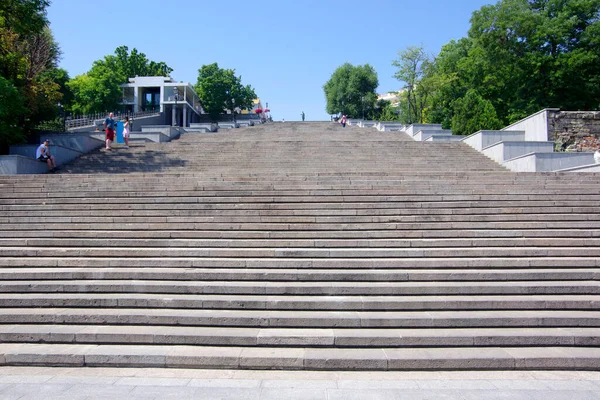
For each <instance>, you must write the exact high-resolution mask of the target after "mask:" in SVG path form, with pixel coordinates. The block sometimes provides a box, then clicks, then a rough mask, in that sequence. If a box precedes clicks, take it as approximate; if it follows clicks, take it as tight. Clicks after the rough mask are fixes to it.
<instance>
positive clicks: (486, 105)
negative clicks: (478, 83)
mask: <svg viewBox="0 0 600 400" xmlns="http://www.w3.org/2000/svg"><path fill="white" fill-rule="evenodd" d="M501 127H502V121H500V119H498V116H497V115H496V110H495V109H494V106H493V105H492V103H491V102H490V101H489V100H485V99H483V98H482V97H481V96H480V95H479V94H478V93H477V92H476V91H475V90H472V89H471V90H469V91H468V92H467V94H466V95H465V97H462V98H460V99H457V100H456V102H455V112H454V116H453V117H452V126H451V128H452V132H453V133H455V134H457V135H468V134H471V133H475V132H477V131H479V130H482V129H500V128H501Z"/></svg>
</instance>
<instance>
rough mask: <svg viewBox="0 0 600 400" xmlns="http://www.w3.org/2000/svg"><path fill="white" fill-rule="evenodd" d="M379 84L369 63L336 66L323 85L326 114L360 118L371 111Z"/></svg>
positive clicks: (373, 107) (375, 100)
mask: <svg viewBox="0 0 600 400" xmlns="http://www.w3.org/2000/svg"><path fill="white" fill-rule="evenodd" d="M377 86H379V80H378V78H377V72H375V69H374V68H373V67H372V66H370V65H369V64H365V65H358V66H354V65H352V64H350V63H346V64H344V65H342V66H340V67H338V68H337V69H336V70H335V72H334V73H333V74H332V75H331V78H330V79H329V80H328V81H327V83H325V85H323V90H324V91H325V99H326V101H327V104H326V110H327V113H328V114H338V113H341V114H346V115H347V116H348V117H350V118H361V117H362V115H363V112H364V113H365V115H369V114H370V113H373V110H374V109H375V107H376V102H377V94H376V92H375V90H376V89H377Z"/></svg>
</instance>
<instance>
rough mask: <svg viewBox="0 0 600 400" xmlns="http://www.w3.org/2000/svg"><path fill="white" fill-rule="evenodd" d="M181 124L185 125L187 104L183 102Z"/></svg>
mask: <svg viewBox="0 0 600 400" xmlns="http://www.w3.org/2000/svg"><path fill="white" fill-rule="evenodd" d="M182 122H183V124H182V125H181V126H183V127H184V128H185V127H187V105H186V104H185V103H184V104H183V121H182Z"/></svg>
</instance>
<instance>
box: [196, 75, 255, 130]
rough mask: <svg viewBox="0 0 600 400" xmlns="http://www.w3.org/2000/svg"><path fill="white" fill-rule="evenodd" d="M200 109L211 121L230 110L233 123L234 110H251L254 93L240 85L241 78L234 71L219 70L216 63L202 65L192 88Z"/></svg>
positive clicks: (249, 87) (249, 88)
mask: <svg viewBox="0 0 600 400" xmlns="http://www.w3.org/2000/svg"><path fill="white" fill-rule="evenodd" d="M194 89H195V90H196V93H197V94H198V97H199V98H200V102H201V103H202V108H204V111H205V112H206V113H207V114H208V115H209V116H210V118H211V120H212V121H218V119H219V116H220V115H221V114H222V113H223V112H224V111H225V110H230V111H231V112H232V115H233V119H234V121H235V111H236V109H241V110H243V109H249V108H252V105H253V100H254V99H256V93H255V92H254V89H253V88H252V87H251V86H250V85H246V86H244V85H242V77H241V76H239V77H238V76H236V75H235V70H232V69H224V68H219V65H218V64H217V63H213V64H208V65H203V66H202V67H201V68H200V69H199V70H198V80H197V82H196V85H195V86H194Z"/></svg>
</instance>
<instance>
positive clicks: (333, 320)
mask: <svg viewBox="0 0 600 400" xmlns="http://www.w3.org/2000/svg"><path fill="white" fill-rule="evenodd" d="M0 324H59V325H62V324H67V325H73V324H75V325H106V324H108V325H148V326H149V325H156V326H205V327H208V326H212V327H270V328H483V327H485V328H494V327H497V328H500V327H512V328H522V327H538V328H541V327H555V328H556V327H569V328H574V327H588V328H589V327H594V328H600V312H598V311H594V310H589V311H588V310H472V311H337V310H336V311H303V310H226V309H225V310H222V309H214V310H211V309H207V310H199V309H142V308H118V309H117V308H65V307H61V308H38V307H36V308H23V307H19V308H0Z"/></svg>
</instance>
